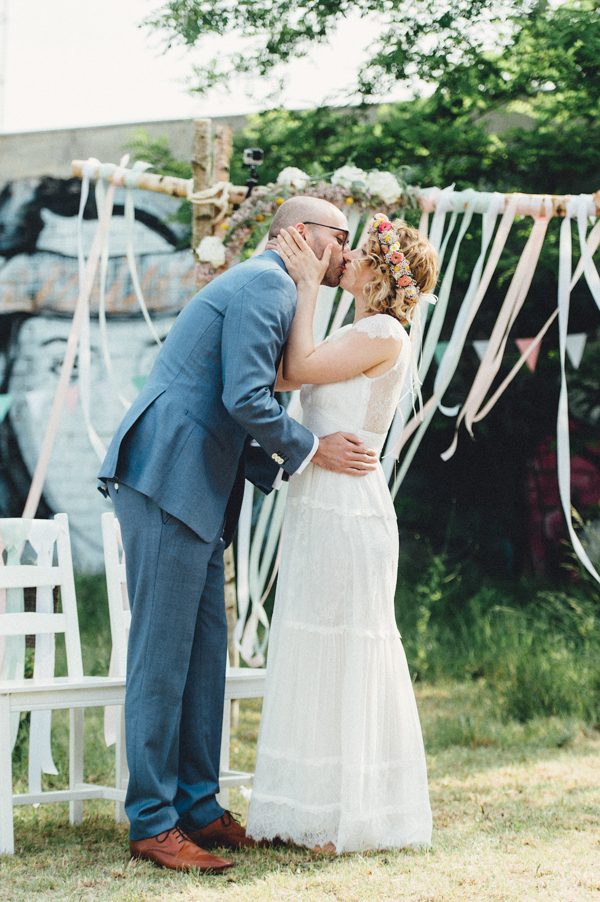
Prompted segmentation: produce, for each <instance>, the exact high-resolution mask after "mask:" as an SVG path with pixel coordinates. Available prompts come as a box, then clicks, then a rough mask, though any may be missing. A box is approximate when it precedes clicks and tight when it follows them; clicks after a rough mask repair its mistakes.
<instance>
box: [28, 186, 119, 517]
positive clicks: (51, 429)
mask: <svg viewBox="0 0 600 902" xmlns="http://www.w3.org/2000/svg"><path fill="white" fill-rule="evenodd" d="M114 194H115V184H114V182H111V184H110V185H109V187H108V191H107V193H106V202H105V205H104V208H103V209H102V210H99V211H98V214H99V223H98V228H97V230H96V234H95V235H94V240H93V242H92V247H91V250H90V255H89V257H88V259H87V262H86V264H85V269H84V272H83V279H82V282H81V286H80V289H79V296H78V298H77V303H76V305H75V312H74V314H73V321H72V323H71V329H70V332H69V337H68V339H67V347H66V351H65V356H64V358H63V362H62V366H61V369H60V376H59V378H58V385H57V387H56V392H55V393H54V398H53V401H52V409H51V411H50V417H49V420H48V425H47V426H46V432H45V434H44V438H43V440H42V445H41V448H40V454H39V457H38V461H37V464H36V467H35V472H34V474H33V479H32V480H31V486H30V487H29V494H28V496H27V501H26V503H25V507H24V509H23V514H22V516H23V517H25V518H33V517H35V514H36V512H37V509H38V505H39V503H40V498H41V497H42V491H43V488H44V482H45V480H46V474H47V472H48V465H49V463H50V456H51V454H52V448H53V447H54V441H55V439H56V434H57V432H58V427H59V424H60V416H61V413H62V409H63V407H64V404H65V399H66V397H67V392H68V389H69V384H70V380H71V373H72V372H73V365H74V363H75V357H76V355H77V348H78V345H79V336H80V333H81V329H82V326H83V324H84V316H85V313H86V308H87V304H88V302H89V298H90V294H91V292H92V287H93V284H94V277H95V275H96V270H97V268H98V261H99V259H100V254H101V251H102V246H103V244H104V241H105V239H106V235H107V234H108V228H109V224H110V217H111V215H112V209H113V204H114Z"/></svg>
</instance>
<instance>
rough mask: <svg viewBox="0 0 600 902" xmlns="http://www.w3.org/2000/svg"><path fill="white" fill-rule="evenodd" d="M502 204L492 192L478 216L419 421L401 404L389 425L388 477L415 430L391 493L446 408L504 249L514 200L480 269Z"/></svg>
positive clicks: (505, 213)
mask: <svg viewBox="0 0 600 902" xmlns="http://www.w3.org/2000/svg"><path fill="white" fill-rule="evenodd" d="M503 204H504V196H503V195H501V194H496V195H494V196H493V197H492V199H491V200H489V202H488V208H487V210H486V212H485V213H484V214H483V216H482V227H481V251H480V254H479V257H478V259H477V261H476V263H475V266H474V268H473V272H472V274H471V279H470V282H469V286H468V288H467V291H466V294H465V297H464V299H463V301H462V304H461V306H460V310H459V313H458V316H457V318H456V322H455V323H454V328H453V330H452V335H451V337H450V340H449V342H448V346H447V347H446V351H445V353H444V356H443V357H442V359H441V361H440V364H439V366H438V369H437V373H436V376H435V380H434V386H433V394H432V396H431V398H430V399H429V400H428V401H427V403H426V404H425V406H424V408H423V410H422V412H421V418H422V421H421V422H420V420H419V419H418V418H416V417H413V418H412V420H411V421H410V422H409V423H408V424H407V423H406V417H405V415H403V409H402V406H400V407H399V410H398V412H397V414H396V418H395V420H394V423H393V425H392V430H391V432H390V436H389V439H388V442H387V448H386V457H385V459H384V461H383V467H384V472H385V473H386V476H387V478H388V479H389V478H390V476H391V473H392V470H393V469H394V462H395V460H396V459H397V457H398V455H399V454H400V451H401V450H402V448H403V447H404V445H405V444H406V442H407V441H408V440H409V438H410V436H411V435H412V434H413V432H415V430H416V429H417V427H418V432H417V435H415V437H414V439H413V441H412V444H411V447H410V449H409V451H408V452H407V454H406V455H405V457H404V459H403V461H402V465H401V467H400V469H399V471H398V472H397V473H395V475H394V482H393V484H392V496H393V497H395V496H396V494H397V492H398V489H399V488H400V485H401V484H402V481H403V479H404V477H405V475H406V473H407V471H408V468H409V466H410V464H411V462H412V460H413V458H414V455H415V453H416V451H417V449H418V447H419V445H420V443H421V440H422V438H423V436H424V435H425V432H426V431H427V428H428V427H429V424H430V422H431V420H432V419H433V416H434V414H435V411H436V408H437V407H438V406H440V408H441V409H442V411H443V412H444V413H445V412H446V410H445V409H444V408H442V407H441V403H442V398H443V397H444V394H445V392H446V390H447V388H448V386H449V384H450V382H451V381H452V377H453V376H454V373H455V371H456V367H457V366H458V362H459V359H460V355H461V353H462V350H463V347H464V344H465V341H466V338H467V334H468V331H469V329H470V327H471V323H472V322H473V319H474V318H475V315H476V313H477V311H478V310H479V307H480V305H481V302H482V301H483V298H484V297H485V293H486V291H487V288H488V286H489V283H490V281H491V278H492V276H493V274H494V271H495V269H496V266H497V265H498V260H499V259H500V256H501V254H502V250H503V249H504V245H505V244H506V239H507V237H508V234H509V232H510V229H511V227H512V223H513V221H514V216H515V211H516V201H515V202H514V203H513V204H510V205H509V206H508V207H507V209H506V210H505V212H504V214H503V216H502V219H501V221H500V225H499V226H498V231H497V233H496V237H495V238H494V242H493V245H492V249H491V251H490V255H489V258H488V261H487V263H486V265H485V269H484V262H485V260H486V257H487V253H488V248H489V245H490V242H491V240H492V236H493V234H494V229H495V226H496V222H497V220H498V216H499V214H500V211H501V209H502V206H503ZM482 271H483V274H482Z"/></svg>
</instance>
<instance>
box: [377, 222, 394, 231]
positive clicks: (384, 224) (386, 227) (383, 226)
mask: <svg viewBox="0 0 600 902" xmlns="http://www.w3.org/2000/svg"><path fill="white" fill-rule="evenodd" d="M391 228H392V224H391V222H389V221H387V220H386V221H385V222H381V223H380V224H379V231H380V232H389V231H390V229H391Z"/></svg>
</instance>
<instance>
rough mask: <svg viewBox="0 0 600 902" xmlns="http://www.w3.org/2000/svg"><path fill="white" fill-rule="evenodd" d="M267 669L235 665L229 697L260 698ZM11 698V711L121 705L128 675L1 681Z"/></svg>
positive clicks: (229, 675)
mask: <svg viewBox="0 0 600 902" xmlns="http://www.w3.org/2000/svg"><path fill="white" fill-rule="evenodd" d="M265 679H266V670H265V669H264V668H256V669H254V668H249V667H231V668H230V669H229V670H228V672H227V678H226V683H225V698H226V699H241V698H259V697H261V696H262V695H263V694H264V688H265ZM2 695H6V696H9V698H10V708H11V711H43V710H47V709H49V708H57V709H59V708H88V707H93V706H94V705H99V706H100V705H120V704H122V703H123V699H124V697H125V678H124V677H53V678H51V679H46V680H43V679H38V680H35V679H29V680H0V696H2Z"/></svg>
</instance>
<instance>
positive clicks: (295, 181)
mask: <svg viewBox="0 0 600 902" xmlns="http://www.w3.org/2000/svg"><path fill="white" fill-rule="evenodd" d="M309 182H310V176H309V175H307V174H306V172H303V171H302V170H301V169H297V168H296V167H295V166H286V168H285V169H282V170H281V172H280V173H279V175H278V176H277V184H278V185H289V187H290V188H298V189H299V190H300V191H302V190H303V189H304V188H306V186H307V185H308V183H309Z"/></svg>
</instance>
